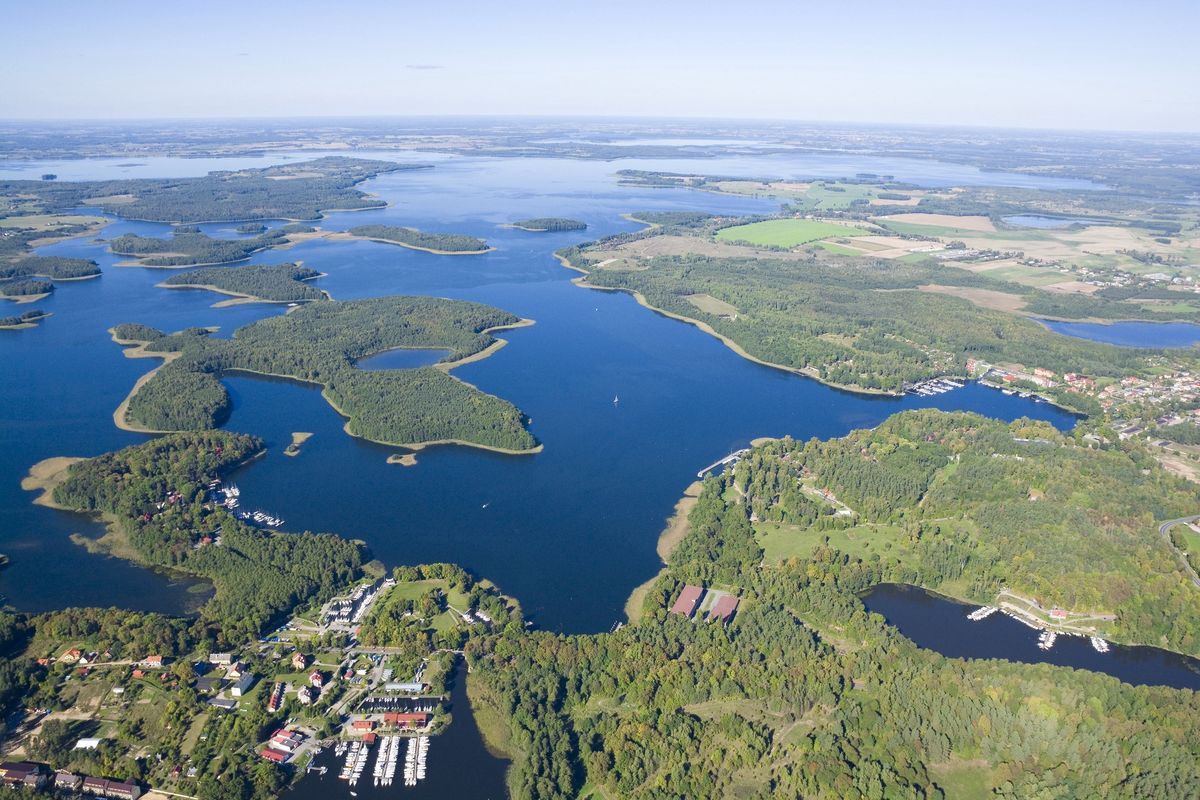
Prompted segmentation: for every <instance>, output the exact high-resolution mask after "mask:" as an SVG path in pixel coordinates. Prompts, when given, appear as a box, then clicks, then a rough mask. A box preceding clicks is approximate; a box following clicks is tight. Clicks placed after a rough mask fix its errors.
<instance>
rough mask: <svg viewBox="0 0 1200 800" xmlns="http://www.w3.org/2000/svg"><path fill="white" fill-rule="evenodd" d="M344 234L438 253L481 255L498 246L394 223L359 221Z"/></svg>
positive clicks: (471, 238)
mask: <svg viewBox="0 0 1200 800" xmlns="http://www.w3.org/2000/svg"><path fill="white" fill-rule="evenodd" d="M345 237H347V238H354V239H370V240H371V241H374V242H384V243H385V244H397V245H400V246H401V247H408V248H410V249H412V250H424V251H425V252H426V253H434V254H435V255H439V256H466V255H478V254H480V253H488V252H491V251H492V250H493V249H495V248H493V247H490V246H488V243H487V242H485V241H484V240H483V239H478V238H476V237H474V236H467V235H466V234H462V233H429V232H426V231H419V230H417V229H416V228H402V227H398V226H395V225H359V226H358V227H356V228H351V229H350V230H348V231H346V233H345ZM331 238H332V237H331Z"/></svg>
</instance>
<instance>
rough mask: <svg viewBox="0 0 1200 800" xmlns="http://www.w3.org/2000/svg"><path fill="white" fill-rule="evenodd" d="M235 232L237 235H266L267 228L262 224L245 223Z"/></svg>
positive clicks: (235, 229)
mask: <svg viewBox="0 0 1200 800" xmlns="http://www.w3.org/2000/svg"><path fill="white" fill-rule="evenodd" d="M233 230H234V231H235V232H237V233H266V232H267V226H266V225H263V224H262V223H261V222H244V223H242V224H241V225H238V226H237V227H236V228H234V229H233Z"/></svg>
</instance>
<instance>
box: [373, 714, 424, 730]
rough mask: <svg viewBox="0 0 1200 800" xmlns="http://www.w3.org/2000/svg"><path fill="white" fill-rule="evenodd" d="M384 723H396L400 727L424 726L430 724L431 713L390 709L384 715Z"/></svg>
mask: <svg viewBox="0 0 1200 800" xmlns="http://www.w3.org/2000/svg"><path fill="white" fill-rule="evenodd" d="M383 724H384V725H395V726H396V727H398V728H424V727H425V726H426V725H428V724H429V714H416V713H411V714H405V713H401V712H398V711H389V712H387V713H385V714H384V715H383Z"/></svg>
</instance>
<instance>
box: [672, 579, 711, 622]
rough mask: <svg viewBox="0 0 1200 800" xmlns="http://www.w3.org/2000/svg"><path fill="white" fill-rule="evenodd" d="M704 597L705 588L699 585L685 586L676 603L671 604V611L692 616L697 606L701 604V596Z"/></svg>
mask: <svg viewBox="0 0 1200 800" xmlns="http://www.w3.org/2000/svg"><path fill="white" fill-rule="evenodd" d="M702 597H704V589H703V588H701V587H699V586H684V587H683V591H682V592H680V593H679V598H678V599H677V600H676V601H675V605H673V606H671V613H672V614H681V615H683V616H685V617H690V616H691V615H692V614H694V613H695V612H696V607H697V606H699V605H700V598H702Z"/></svg>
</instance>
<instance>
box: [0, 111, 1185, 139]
mask: <svg viewBox="0 0 1200 800" xmlns="http://www.w3.org/2000/svg"><path fill="white" fill-rule="evenodd" d="M500 119H503V120H529V121H533V120H541V121H553V120H558V121H594V122H599V121H613V122H618V121H619V122H630V121H639V122H693V123H695V122H724V123H758V124H772V125H810V126H817V127H820V126H846V127H872V128H884V129H898V128H921V129H941V130H974V131H1011V132H1023V133H1076V134H1118V135H1138V136H1155V135H1157V136H1180V137H1200V130H1182V129H1180V130H1161V129H1149V128H1144V129H1116V128H1057V127H1045V126H1021V125H1011V124H1004V125H987V124H972V123H960V122H894V121H870V122H867V121H861V120H860V121H852V120H831V119H825V120H822V119H801V118H795V117H738V116H734V117H721V116H709V115H682V116H681V115H671V116H650V115H644V114H605V115H602V114H461V113H445V114H317V115H306V114H280V115H271V116H257V115H229V116H197V117H180V116H163V117H155V116H146V117H0V125H23V124H35V123H36V124H50V125H54V124H71V123H91V124H96V123H109V124H114V125H116V124H129V123H151V122H174V123H180V122H187V123H206V122H207V123H211V122H255V121H257V122H268V121H335V120H342V121H352V120H379V121H383V120H500Z"/></svg>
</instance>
